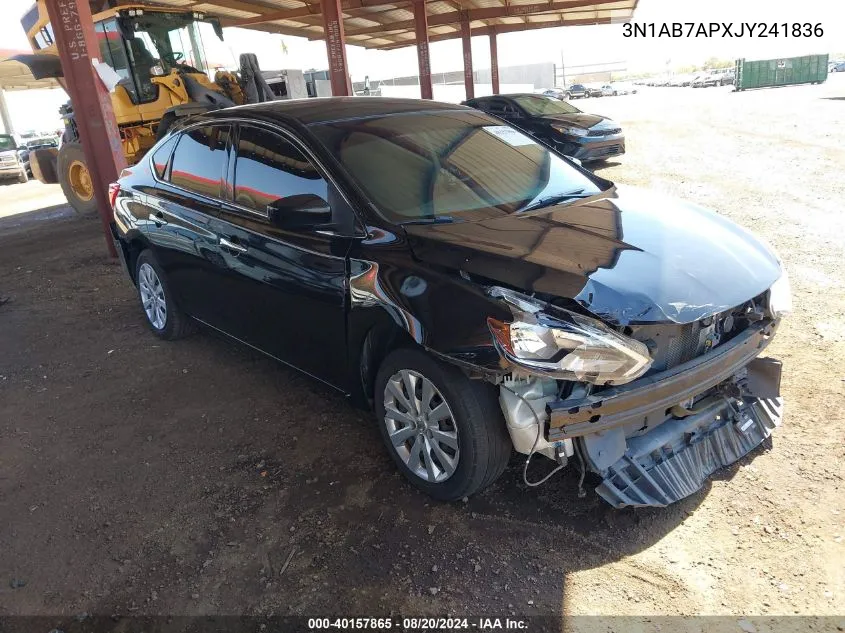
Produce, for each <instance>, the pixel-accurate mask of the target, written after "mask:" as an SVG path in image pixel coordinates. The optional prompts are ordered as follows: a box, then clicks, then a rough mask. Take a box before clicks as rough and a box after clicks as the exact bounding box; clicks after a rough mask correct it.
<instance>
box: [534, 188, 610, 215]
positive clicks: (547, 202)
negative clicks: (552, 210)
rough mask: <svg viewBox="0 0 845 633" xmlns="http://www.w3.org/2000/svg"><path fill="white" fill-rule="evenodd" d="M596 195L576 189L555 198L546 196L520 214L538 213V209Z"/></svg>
mask: <svg viewBox="0 0 845 633" xmlns="http://www.w3.org/2000/svg"><path fill="white" fill-rule="evenodd" d="M594 195H596V193H595V192H594V193H584V189H575V190H573V191H568V192H566V193H557V194H555V195H553V196H546V197H545V198H540V199H539V200H537V202H534V203H533V204H529V205H528V206H527V207H525V208H524V209H520V211H519V212H520V213H525V212H527V211H536V210H537V209H545V208H546V207H552V206H554V205H556V204H560V203H561V202H566V201H567V200H577V199H579V198H589V197H590V196H594Z"/></svg>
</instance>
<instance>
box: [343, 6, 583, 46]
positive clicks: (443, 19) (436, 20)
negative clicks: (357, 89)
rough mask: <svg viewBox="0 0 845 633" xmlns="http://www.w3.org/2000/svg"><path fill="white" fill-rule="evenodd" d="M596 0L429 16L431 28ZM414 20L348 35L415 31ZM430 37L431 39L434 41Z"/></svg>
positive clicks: (535, 13)
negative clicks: (463, 18)
mask: <svg viewBox="0 0 845 633" xmlns="http://www.w3.org/2000/svg"><path fill="white" fill-rule="evenodd" d="M595 4H596V0H559V1H558V2H538V3H534V4H517V5H509V6H501V7H489V8H483V9H469V10H467V11H465V12H462V11H449V12H448V13H440V14H432V15H430V16H429V18H428V26H429V28H431V27H433V26H450V25H452V24H460V22H461V15H462V14H463V13H466V14H468V17H469V21H470V22H475V21H476V20H490V19H493V18H505V17H514V16H516V17H527V16H529V15H537V14H541V13H550V12H554V11H565V10H567V9H578V8H581V7H592V6H595ZM413 30H414V21H413V20H402V21H398V22H390V23H389V24H385V25H384V26H367V27H363V28H357V29H347V31H346V36H347V37H349V36H351V35H370V34H374V33H394V32H401V31H413ZM433 37H434V36H432V38H429V41H434V39H433Z"/></svg>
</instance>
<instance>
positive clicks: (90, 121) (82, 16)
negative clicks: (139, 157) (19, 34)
mask: <svg viewBox="0 0 845 633" xmlns="http://www.w3.org/2000/svg"><path fill="white" fill-rule="evenodd" d="M46 5H47V14H48V15H49V16H50V24H52V25H53V33H54V39H55V41H56V47H57V48H58V50H59V58H60V60H61V63H62V72H63V73H64V78H65V85H66V87H67V92H68V95H69V96H70V101H71V103H72V104H73V114H74V119H75V121H76V127H77V129H78V130H79V136H80V141H81V143H82V150H83V152H85V161H86V162H87V166H88V171H89V173H90V174H91V183H92V184H93V186H94V197H95V199H96V200H97V211H98V213H99V215H100V221H101V222H102V224H103V231H104V233H105V237H106V244H107V246H108V249H109V254H110V255H111V256H112V257H117V252H116V251H115V249H114V242H113V241H112V234H111V228H110V224H111V220H112V210H111V207H110V206H109V197H108V189H109V184H110V183H112V182H114V181H115V180H117V175H118V174H119V173H120V171H121V170H122V169H123V168H124V167H126V158H125V156H124V155H123V149H122V147H121V144H120V133H119V132H118V130H117V121H116V120H115V118H114V111H113V110H112V105H111V96H110V95H109V93H108V91H107V90H106V87H105V85H103V82H102V81H101V80H100V78H99V76H98V75H97V71H96V70H94V67H93V66H92V65H91V62H92V60H93V59H99V58H100V49H99V47H98V45H97V40H96V39H95V38H94V21H93V20H92V19H91V7H90V6H89V5H88V0H47V2H46Z"/></svg>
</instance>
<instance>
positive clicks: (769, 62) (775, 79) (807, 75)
mask: <svg viewBox="0 0 845 633" xmlns="http://www.w3.org/2000/svg"><path fill="white" fill-rule="evenodd" d="M827 57H828V56H827V55H805V56H803V57H783V58H781V59H761V60H752V61H746V60H745V59H738V60H736V70H735V73H736V75H735V76H736V89H737V90H745V89H746V88H771V87H773V86H793V85H795V84H810V83H821V82H823V81H825V80H826V79H827Z"/></svg>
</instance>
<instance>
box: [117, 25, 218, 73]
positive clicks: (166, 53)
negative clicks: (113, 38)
mask: <svg viewBox="0 0 845 633" xmlns="http://www.w3.org/2000/svg"><path fill="white" fill-rule="evenodd" d="M132 26H133V30H134V31H135V39H137V40H140V42H141V43H139V44H136V45H137V46H141V47H142V48H144V49H145V51H146V52H148V53H149V54H150V55H152V57H154V58H155V59H156V60H158V61H159V62H160V63H161V66H162V69H163V70H164V72H170V70H172V69H173V68H179V67H183V66H188V67H189V68H190V69H194V70H198V71H203V70H205V68H206V60H205V54H204V51H203V47H202V39H201V38H200V34H199V29H198V28H197V23H196V22H195V21H194V18H193V15H192V14H190V13H144V15H143V16H142V17H137V18H134V19H133V20H132ZM131 45H132V42H131V41H130V46H131Z"/></svg>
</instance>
